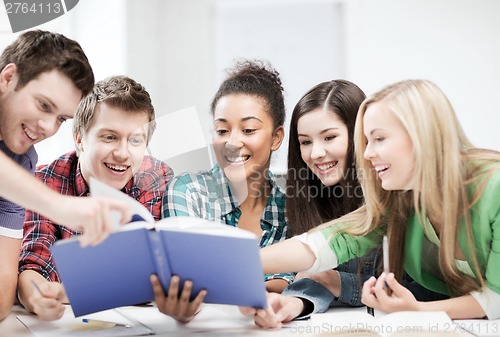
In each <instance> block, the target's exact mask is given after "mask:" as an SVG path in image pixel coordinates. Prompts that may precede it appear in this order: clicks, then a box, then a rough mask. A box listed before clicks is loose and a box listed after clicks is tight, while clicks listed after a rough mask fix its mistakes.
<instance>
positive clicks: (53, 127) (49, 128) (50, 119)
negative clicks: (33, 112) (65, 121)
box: [38, 115, 61, 138]
mask: <svg viewBox="0 0 500 337" xmlns="http://www.w3.org/2000/svg"><path fill="white" fill-rule="evenodd" d="M59 126H61V124H60V123H59V121H58V120H57V116H52V115H47V116H45V117H44V118H40V119H39V120H38V127H39V128H40V129H41V130H42V132H43V135H44V137H45V138H48V137H51V136H53V135H54V134H55V133H56V132H57V130H59Z"/></svg>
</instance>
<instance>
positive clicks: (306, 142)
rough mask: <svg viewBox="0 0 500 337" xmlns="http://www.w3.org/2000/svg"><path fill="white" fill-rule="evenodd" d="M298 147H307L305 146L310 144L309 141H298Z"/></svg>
mask: <svg viewBox="0 0 500 337" xmlns="http://www.w3.org/2000/svg"><path fill="white" fill-rule="evenodd" d="M299 143H300V146H307V145H310V144H312V142H311V141H310V140H303V141H300V142H299Z"/></svg>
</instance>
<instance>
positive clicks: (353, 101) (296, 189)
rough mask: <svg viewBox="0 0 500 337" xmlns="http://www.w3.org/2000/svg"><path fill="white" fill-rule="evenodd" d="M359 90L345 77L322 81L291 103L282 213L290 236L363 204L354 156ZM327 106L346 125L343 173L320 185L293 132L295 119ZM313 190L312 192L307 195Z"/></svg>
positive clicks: (295, 123)
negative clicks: (284, 215) (345, 150)
mask: <svg viewBox="0 0 500 337" xmlns="http://www.w3.org/2000/svg"><path fill="white" fill-rule="evenodd" d="M364 99H365V94H364V93H363V91H362V90H361V89H360V88H359V87H358V86H357V85H355V84H354V83H351V82H349V81H345V80H333V81H328V82H323V83H320V84H318V85H316V86H315V87H313V88H312V89H310V90H309V91H308V92H307V93H306V94H305V95H304V96H303V97H302V98H301V99H300V100H299V101H298V103H297V104H296V105H295V108H294V109H293V113H292V118H291V122H290V138H289V142H288V173H287V189H286V191H287V201H286V215H287V218H288V225H289V229H288V230H289V231H290V232H291V235H297V234H301V233H303V232H306V231H308V230H309V229H312V228H314V227H316V226H318V225H320V224H321V223H324V222H326V221H329V220H332V219H335V218H338V217H340V216H342V215H344V214H347V213H349V212H351V211H353V210H355V209H357V208H358V207H359V206H361V204H362V203H363V193H362V191H361V188H360V186H359V182H358V179H357V173H356V165H355V159H354V125H355V121H356V115H357V113H358V108H359V106H360V105H361V102H363V100H364ZM322 107H327V109H328V110H329V111H331V113H333V114H336V115H337V116H338V117H339V118H340V119H341V120H342V121H343V122H344V123H345V125H346V126H347V132H348V137H349V140H348V150H347V154H346V166H345V168H346V172H344V174H343V179H342V180H341V181H340V182H339V183H337V184H336V185H334V186H324V185H323V184H322V183H321V180H319V178H318V177H317V176H316V175H315V174H314V173H313V172H312V171H311V170H310V169H309V167H308V166H307V164H306V163H305V162H304V161H303V160H302V156H301V153H300V143H299V137H298V132H297V124H298V121H299V119H300V118H301V117H302V116H303V115H305V114H307V113H309V112H311V111H313V110H316V109H318V108H322ZM312 191H314V193H315V195H311V194H312Z"/></svg>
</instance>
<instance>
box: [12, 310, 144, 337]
mask: <svg viewBox="0 0 500 337" xmlns="http://www.w3.org/2000/svg"><path fill="white" fill-rule="evenodd" d="M84 318H85V319H92V320H98V321H100V322H92V323H84V322H83V319H84ZM17 319H18V320H19V321H20V322H21V323H23V324H24V325H25V326H26V327H27V328H28V329H29V330H30V331H31V333H32V334H33V335H35V336H36V337H58V336H65V337H68V336H69V337H79V336H95V337H114V336H143V335H151V334H154V332H153V330H151V329H150V328H149V327H147V326H145V325H144V324H142V323H139V322H138V321H135V320H130V319H128V318H127V317H125V316H123V315H122V314H120V312H119V311H118V310H116V309H113V310H106V311H101V312H98V313H95V314H90V315H85V316H83V317H79V318H75V316H74V315H73V311H72V310H71V307H70V306H66V310H65V311H64V315H63V317H61V319H59V320H56V321H50V322H48V321H43V320H41V319H39V318H38V316H36V315H18V316H17ZM101 322H102V323H101ZM105 322H109V323H118V324H123V325H126V326H120V325H114V326H113V324H107V323H105Z"/></svg>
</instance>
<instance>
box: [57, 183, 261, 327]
mask: <svg viewBox="0 0 500 337" xmlns="http://www.w3.org/2000/svg"><path fill="white" fill-rule="evenodd" d="M99 188H101V189H102V188H104V193H106V194H108V196H109V194H111V195H112V194H113V193H120V194H122V195H125V194H123V193H121V192H119V191H116V190H112V191H107V190H106V188H109V189H112V188H111V187H107V186H105V187H103V186H99ZM91 189H92V184H91ZM101 195H102V194H101ZM127 197H128V196H127ZM128 198H129V197H128ZM129 199H130V200H131V201H133V202H136V201H135V200H133V199H131V198H129ZM137 204H138V205H139V206H140V207H142V208H143V209H144V210H145V208H144V207H143V206H142V205H140V204H139V203H137ZM134 207H138V206H137V205H134ZM132 214H138V215H140V216H141V218H143V219H144V218H145V217H146V216H145V214H144V213H143V212H142V211H141V212H134V211H133V213H132ZM52 254H53V257H54V261H55V264H56V268H57V271H58V273H59V275H60V277H61V280H62V282H63V285H64V287H65V290H66V293H67V295H68V298H69V300H70V304H71V306H72V308H73V312H74V313H75V316H77V317H78V316H81V315H85V314H89V313H93V312H98V311H102V310H106V309H111V308H116V307H120V306H126V305H135V304H140V303H145V302H149V301H152V300H154V295H153V289H152V286H151V282H150V279H149V277H150V275H151V274H157V275H158V277H159V279H160V282H161V283H162V285H163V288H164V289H165V290H167V289H168V287H169V283H170V277H171V276H172V275H174V274H175V275H179V276H180V277H181V280H182V282H183V281H185V280H188V279H189V280H191V281H193V288H194V289H193V295H196V294H197V293H198V292H199V291H200V290H201V289H206V290H207V296H206V297H205V302H207V303H216V304H234V305H239V306H249V307H257V308H264V307H266V290H265V284H264V276H263V272H262V265H261V261H260V255H259V244H258V240H257V237H256V236H255V235H254V234H253V233H251V232H248V231H245V230H242V229H238V228H234V227H231V226H227V225H225V224H219V223H215V222H211V221H208V220H204V219H199V218H192V217H174V218H166V219H162V220H161V221H159V222H157V223H151V222H150V221H137V222H134V223H131V224H128V225H124V226H121V227H120V228H119V229H118V230H117V231H116V232H114V233H112V234H111V235H110V236H109V237H108V238H107V239H106V240H105V241H104V242H102V243H101V244H99V245H96V246H88V247H81V246H80V243H79V241H78V240H77V238H71V239H66V240H60V241H57V242H56V243H55V244H54V245H53V247H52ZM182 282H181V283H182Z"/></svg>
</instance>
